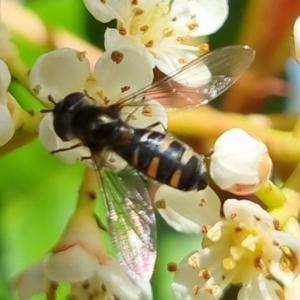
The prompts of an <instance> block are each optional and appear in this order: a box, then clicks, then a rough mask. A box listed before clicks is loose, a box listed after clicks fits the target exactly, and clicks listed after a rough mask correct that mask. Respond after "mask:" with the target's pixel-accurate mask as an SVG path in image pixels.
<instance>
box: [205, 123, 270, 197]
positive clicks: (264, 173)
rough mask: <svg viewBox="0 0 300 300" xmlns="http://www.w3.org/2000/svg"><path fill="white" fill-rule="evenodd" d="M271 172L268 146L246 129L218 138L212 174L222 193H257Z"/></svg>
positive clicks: (230, 132) (232, 131)
mask: <svg viewBox="0 0 300 300" xmlns="http://www.w3.org/2000/svg"><path fill="white" fill-rule="evenodd" d="M271 169H272V161H271V158H270V156H269V154H268V149H267V147H266V145H265V144H264V143H263V142H261V141H260V140H258V139H257V138H255V137H253V136H252V135H250V134H248V133H247V132H245V131H244V130H242V129H239V128H233V129H231V130H228V131H226V132H225V133H223V134H222V135H221V136H220V137H219V138H218V139H217V141H216V143H215V146H214V153H213V154H212V156H211V165H210V175H211V178H212V179H213V180H214V181H215V183H216V184H217V185H218V186H219V187H220V188H221V189H222V190H226V191H229V192H231V193H234V194H237V195H245V194H250V193H253V192H255V191H256V190H257V189H258V188H259V187H261V186H262V185H263V184H264V183H265V182H266V181H267V180H268V179H269V176H270V173H271Z"/></svg>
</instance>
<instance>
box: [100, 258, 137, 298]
mask: <svg viewBox="0 0 300 300" xmlns="http://www.w3.org/2000/svg"><path fill="white" fill-rule="evenodd" d="M97 276H98V278H99V280H100V281H101V282H103V283H104V285H105V286H106V289H107V291H108V292H109V293H110V294H111V295H116V296H117V297H118V298H120V299H129V298H130V299H140V297H139V295H140V293H141V290H140V289H139V288H138V287H137V286H135V285H134V284H133V283H132V282H131V280H130V278H129V277H128V276H127V274H126V273H125V272H124V270H123V268H122V267H121V266H120V265H119V264H118V263H117V262H116V261H114V260H112V259H111V260H110V261H109V262H107V263H105V264H103V265H100V266H99V268H98V272H97Z"/></svg>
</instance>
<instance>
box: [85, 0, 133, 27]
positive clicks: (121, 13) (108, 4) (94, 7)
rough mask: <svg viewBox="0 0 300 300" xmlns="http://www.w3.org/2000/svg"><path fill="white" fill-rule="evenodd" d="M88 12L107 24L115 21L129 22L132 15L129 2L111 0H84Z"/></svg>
mask: <svg viewBox="0 0 300 300" xmlns="http://www.w3.org/2000/svg"><path fill="white" fill-rule="evenodd" d="M83 2H84V4H85V6H86V8H87V9H88V11H89V12H90V13H91V14H92V15H93V17H94V18H95V19H97V20H98V21H100V22H103V23H106V22H109V21H111V20H113V19H118V20H119V21H123V22H124V21H128V18H129V17H130V15H131V10H130V8H131V7H130V5H129V1H119V0H109V1H99V0H97V1H96V0H83Z"/></svg>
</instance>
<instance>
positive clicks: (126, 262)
mask: <svg viewBox="0 0 300 300" xmlns="http://www.w3.org/2000/svg"><path fill="white" fill-rule="evenodd" d="M254 55H255V52H254V50H253V49H251V48H250V47H248V46H229V47H224V48H219V49H216V50H214V51H212V52H209V53H207V54H205V55H203V56H201V57H199V58H197V59H195V60H193V61H192V62H190V63H188V64H187V65H185V66H184V67H183V68H181V69H180V70H178V71H175V72H173V73H171V74H169V75H168V76H166V77H163V78H162V79H160V80H159V81H157V82H155V83H154V84H152V85H151V86H148V87H145V88H143V89H141V90H139V91H137V92H135V93H133V94H131V95H129V96H126V97H124V98H122V99H120V100H119V101H118V102H117V103H115V104H113V105H110V106H101V105H98V104H96V103H95V101H94V100H93V99H92V98H91V97H89V96H88V95H86V94H84V93H78V92H77V93H73V94H70V95H68V96H66V97H65V98H64V99H63V100H62V101H61V102H59V103H57V104H56V105H55V107H54V110H53V116H54V121H53V122H54V123H53V125H54V129H55V132H56V134H57V135H58V136H59V137H60V138H61V139H62V140H63V141H69V140H72V139H74V138H77V139H78V140H79V141H80V143H81V145H83V146H86V147H88V148H89V149H90V152H91V157H92V159H93V161H94V163H95V164H96V165H97V169H98V171H99V173H100V178H101V183H102V185H101V186H102V187H101V189H102V195H103V197H104V199H105V202H106V206H107V211H108V213H107V214H108V225H109V231H110V234H111V237H112V240H113V243H114V245H115V247H116V250H117V252H118V255H119V260H120V262H121V264H122V265H123V266H124V267H125V270H126V271H127V273H128V274H129V275H131V276H132V277H134V278H143V279H149V278H150V277H151V275H152V271H153V267H154V263H155V258H156V228H155V215H154V211H153V207H152V205H151V201H150V198H149V195H148V193H147V189H146V187H145V185H144V181H143V179H142V178H141V177H140V174H139V173H138V172H141V173H142V174H144V175H146V176H147V177H150V178H153V179H155V180H157V181H158V182H160V183H162V184H167V185H170V186H172V187H175V188H177V189H181V190H187V191H190V190H201V189H204V188H205V187H206V186H207V179H206V169H205V165H204V162H203V157H202V156H200V155H197V154H196V153H195V152H194V151H193V150H192V149H191V148H189V147H188V146H187V145H185V144H184V143H182V142H180V141H178V140H177V139H175V138H174V137H172V136H171V135H170V134H168V133H162V132H158V131H154V130H152V129H151V128H143V129H141V128H134V127H132V126H130V125H129V124H128V123H127V122H126V121H123V120H122V119H121V114H120V111H121V109H123V108H124V107H126V106H131V107H132V106H143V105H146V104H147V103H148V102H149V99H155V100H156V101H158V102H161V103H162V104H163V105H164V106H167V107H171V108H183V109H190V108H195V107H198V106H201V105H204V104H206V103H208V102H210V101H211V100H213V99H215V98H216V97H217V96H219V95H220V94H221V93H223V92H224V91H225V90H227V89H228V88H229V87H230V86H231V85H232V84H233V83H234V82H235V81H236V80H237V79H238V77H239V76H240V75H241V74H242V73H243V72H244V70H245V69H246V68H248V66H249V65H250V64H251V62H252V61H253V59H254ZM202 72H203V74H204V72H206V73H205V74H207V72H208V73H209V74H210V76H209V78H208V77H206V79H201V75H202ZM202 77H203V76H202ZM155 125H157V124H155ZM107 148H108V149H110V150H112V151H114V152H115V153H116V154H118V155H119V156H121V157H122V158H123V159H125V160H126V161H127V163H128V164H129V165H131V167H132V169H130V168H129V169H128V168H127V169H124V170H122V171H120V172H119V173H115V172H113V171H112V170H110V169H109V168H107V167H106V166H105V165H102V164H101V162H100V166H99V154H101V153H102V151H104V150H105V149H107ZM63 150H66V149H58V150H57V151H53V152H58V151H63ZM136 170H137V171H138V172H136Z"/></svg>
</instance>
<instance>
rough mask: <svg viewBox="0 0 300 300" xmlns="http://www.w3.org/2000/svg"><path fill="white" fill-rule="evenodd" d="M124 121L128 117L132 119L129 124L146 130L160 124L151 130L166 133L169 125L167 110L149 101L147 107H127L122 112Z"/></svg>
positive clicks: (153, 101) (155, 102)
mask: <svg viewBox="0 0 300 300" xmlns="http://www.w3.org/2000/svg"><path fill="white" fill-rule="evenodd" d="M120 114H121V117H122V119H123V120H126V121H127V117H128V116H129V115H130V116H131V117H130V118H129V120H128V124H130V125H131V126H133V127H136V128H146V127H148V126H151V125H153V124H154V123H157V122H159V123H160V124H159V125H156V126H155V127H151V130H155V131H159V132H165V130H166V128H167V125H168V118H167V113H166V110H165V108H164V107H163V106H162V105H161V104H160V103H158V102H157V101H155V100H149V101H147V102H146V103H145V105H143V106H140V107H131V106H125V107H124V108H122V110H121V111H120Z"/></svg>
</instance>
